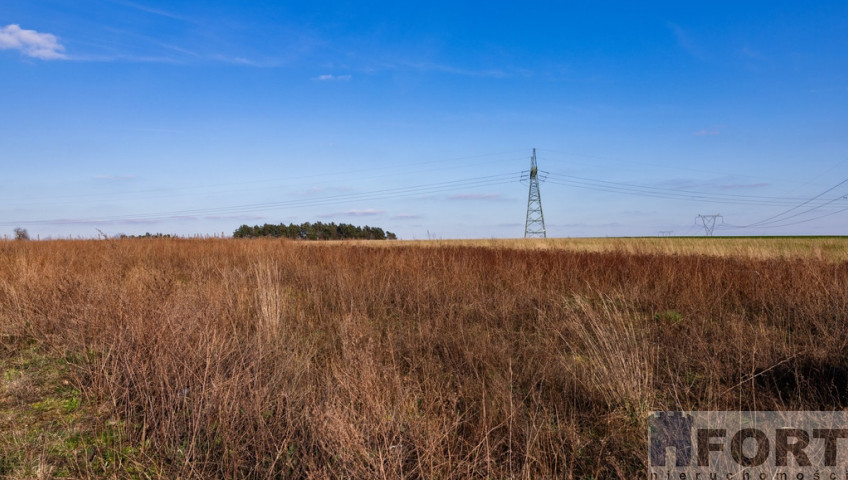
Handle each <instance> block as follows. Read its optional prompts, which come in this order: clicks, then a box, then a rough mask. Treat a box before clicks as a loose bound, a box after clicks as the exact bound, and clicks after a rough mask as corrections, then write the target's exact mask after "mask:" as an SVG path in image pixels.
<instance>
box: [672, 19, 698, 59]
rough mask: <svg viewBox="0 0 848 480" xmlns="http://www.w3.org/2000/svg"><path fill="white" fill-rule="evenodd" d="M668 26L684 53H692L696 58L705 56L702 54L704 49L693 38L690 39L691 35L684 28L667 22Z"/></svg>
mask: <svg viewBox="0 0 848 480" xmlns="http://www.w3.org/2000/svg"><path fill="white" fill-rule="evenodd" d="M668 28H670V29H671V31H672V32H673V33H674V37H675V38H676V39H677V45H679V46H680V48H682V49H683V50H684V51H685V52H686V53H688V54H689V55H692V56H693V57H695V58H697V59H698V60H703V59H704V58H705V57H706V55H704V51H703V50H702V49H701V47H700V46H698V44H697V43H696V42H695V41H694V40H692V37H691V36H690V35H689V33H688V32H687V31H686V30H684V29H683V28H682V27H680V26H679V25H675V24H673V23H669V24H668Z"/></svg>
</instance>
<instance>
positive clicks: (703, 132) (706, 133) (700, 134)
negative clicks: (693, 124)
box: [692, 129, 721, 137]
mask: <svg viewBox="0 0 848 480" xmlns="http://www.w3.org/2000/svg"><path fill="white" fill-rule="evenodd" d="M692 135H695V136H696V137H708V136H711V135H721V132H720V131H719V130H716V129H712V130H707V129H701V130H698V131H697V132H695V133H693V134H692Z"/></svg>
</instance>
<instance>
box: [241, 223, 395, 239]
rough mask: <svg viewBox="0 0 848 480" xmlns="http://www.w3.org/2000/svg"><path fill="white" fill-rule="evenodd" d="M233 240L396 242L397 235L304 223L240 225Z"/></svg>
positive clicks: (342, 225) (338, 225) (357, 227)
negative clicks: (273, 238)
mask: <svg viewBox="0 0 848 480" xmlns="http://www.w3.org/2000/svg"><path fill="white" fill-rule="evenodd" d="M233 237H234V238H254V237H282V238H292V239H295V240H353V239H359V240H397V235H395V234H394V233H392V232H389V231H384V230H383V229H382V228H380V227H369V226H368V225H366V226H364V227H359V226H357V225H351V224H348V223H339V224H336V223H333V222H331V223H323V222H315V223H310V222H305V223H301V224H300V225H295V224H294V223H290V224H289V225H286V224H284V223H281V224H279V225H272V224H270V223H266V224H265V225H262V226H260V225H254V226H252V227H251V226H249V225H242V226H240V227H239V228H237V229H236V231H235V232H233Z"/></svg>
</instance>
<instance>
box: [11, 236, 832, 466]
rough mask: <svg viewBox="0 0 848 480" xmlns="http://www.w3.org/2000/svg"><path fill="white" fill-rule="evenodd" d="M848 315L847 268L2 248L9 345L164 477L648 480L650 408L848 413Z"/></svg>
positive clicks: (557, 252) (751, 262)
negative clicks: (38, 356)
mask: <svg viewBox="0 0 848 480" xmlns="http://www.w3.org/2000/svg"><path fill="white" fill-rule="evenodd" d="M846 318H848V264H846V263H845V262H841V261H834V260H833V259H826V260H817V259H815V258H807V259H806V260H804V261H800V260H795V259H787V258H781V257H780V256H775V257H773V258H749V257H745V256H741V255H740V256H726V257H720V256H704V255H679V254H678V255H663V254H657V253H626V252H623V251H619V250H611V251H605V252H587V251H571V250H566V249H547V250H530V249H527V250H522V249H516V248H501V247H500V246H495V247H488V248H480V247H477V246H460V245H453V244H443V245H439V246H433V248H420V247H419V246H416V245H409V244H405V245H404V244H396V245H394V246H393V248H382V247H377V246H372V245H370V244H367V245H359V244H349V243H335V244H332V245H322V246H320V247H318V246H315V245H307V244H301V243H297V242H286V241H273V240H248V241H233V240H176V239H152V240H121V241H111V240H110V241H56V242H29V243H26V242H16V243H11V242H0V343H2V345H3V347H4V348H5V349H6V351H11V350H13V349H14V348H15V345H16V344H17V343H18V342H20V341H22V340H27V341H31V340H36V341H38V342H41V344H43V345H45V346H47V347H48V348H50V349H52V351H54V352H56V354H57V355H62V356H64V357H65V358H67V359H69V361H71V362H72V365H73V367H74V369H75V370H74V371H75V372H77V383H78V385H77V387H78V388H80V389H81V390H82V391H83V392H84V394H85V395H86V396H87V398H88V399H89V401H91V402H100V403H102V404H104V405H106V406H107V407H108V412H105V413H104V418H119V419H123V423H121V425H123V427H122V428H123V431H122V436H121V438H122V439H123V441H125V442H127V444H128V445H130V446H133V447H134V448H137V449H140V450H141V456H140V457H139V458H144V459H147V460H145V461H147V462H149V463H150V464H151V465H154V466H155V468H156V469H155V470H152V471H155V472H159V474H160V475H161V476H163V477H174V476H180V477H192V478H206V477H214V476H226V477H251V478H271V477H279V478H474V477H478V478H528V479H529V478H636V477H638V476H639V475H641V474H642V473H643V472H644V466H643V461H644V458H645V455H644V452H643V448H644V445H643V444H644V438H645V432H646V430H645V415H646V414H647V412H648V411H650V410H653V409H660V410H663V409H679V408H698V409H717V410H727V409H841V408H845V407H846V406H848V365H846V357H845V355H844V352H845V351H846V347H848V337H846V336H845V334H844V322H845V319H846ZM0 351H3V350H2V349H0ZM80 475H81V476H85V472H82V473H80Z"/></svg>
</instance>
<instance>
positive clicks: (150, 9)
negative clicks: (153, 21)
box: [110, 0, 192, 22]
mask: <svg viewBox="0 0 848 480" xmlns="http://www.w3.org/2000/svg"><path fill="white" fill-rule="evenodd" d="M110 1H111V2H112V3H117V4H118V5H123V6H125V7H130V8H134V9H136V10H139V11H141V12H145V13H149V14H151V15H157V16H160V17H166V18H172V19H174V20H182V21H185V22H187V21H192V20H191V19H190V18H189V17H184V16H182V15H177V14H176V13H172V12H168V11H166V10H160V9H158V8H153V7H148V6H147V5H142V4H140V3H135V2H129V1H127V0H110Z"/></svg>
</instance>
